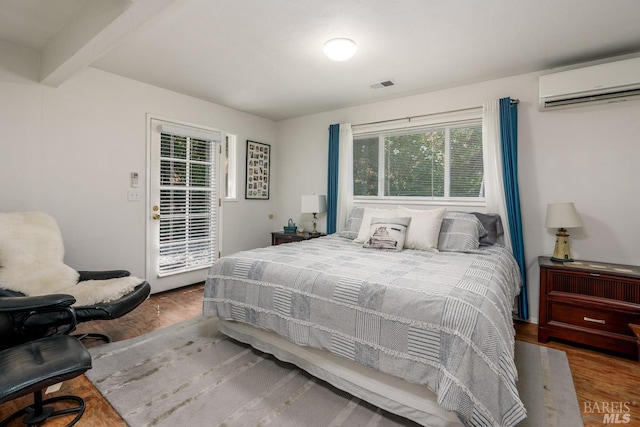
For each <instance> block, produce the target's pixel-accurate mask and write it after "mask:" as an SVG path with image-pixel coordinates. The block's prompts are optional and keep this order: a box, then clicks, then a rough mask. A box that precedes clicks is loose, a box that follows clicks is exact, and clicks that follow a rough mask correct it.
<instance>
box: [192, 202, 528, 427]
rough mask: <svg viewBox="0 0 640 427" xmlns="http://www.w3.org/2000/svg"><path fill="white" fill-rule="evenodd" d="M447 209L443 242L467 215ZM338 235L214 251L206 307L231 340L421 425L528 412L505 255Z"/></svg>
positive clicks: (504, 422)
mask: <svg viewBox="0 0 640 427" xmlns="http://www.w3.org/2000/svg"><path fill="white" fill-rule="evenodd" d="M447 215H449V218H448V219H447V218H446V217H445V220H444V221H443V223H442V233H441V235H440V239H441V241H442V236H443V235H445V234H446V232H447V231H449V232H450V237H452V238H453V239H454V240H455V239H458V238H459V236H458V234H457V233H456V230H453V229H452V228H451V225H452V224H453V223H455V222H456V220H459V219H460V218H462V215H460V216H459V218H458V217H456V216H453V217H451V216H450V214H447ZM465 218H466V217H465ZM466 219H468V218H466ZM375 220H376V219H373V222H375ZM447 221H448V225H447V226H445V223H447ZM458 222H459V221H458ZM416 224H417V222H416ZM476 226H477V225H476V224H475V223H474V227H476ZM454 228H455V227H454ZM477 229H478V230H479V231H478V233H482V226H477ZM345 237H353V236H348V234H347V235H346V236H345V234H344V233H343V234H342V236H340V235H332V236H326V237H321V238H316V239H311V240H307V241H303V242H297V243H288V244H285V245H279V246H271V247H266V248H259V249H254V250H250V251H244V252H239V253H237V254H234V255H231V256H227V257H224V258H222V259H220V260H218V261H217V262H216V263H215V264H214V265H213V266H212V267H211V268H210V271H209V274H208V277H207V281H206V285H205V292H204V299H203V314H204V315H205V316H215V317H218V318H219V319H220V322H219V325H220V330H221V331H222V332H223V333H225V334H227V335H229V336H230V337H232V338H234V339H236V340H239V341H242V342H245V343H248V344H250V345H252V346H254V347H256V348H258V349H259V350H261V351H264V352H267V353H271V354H274V355H275V356H276V357H277V358H279V359H281V360H284V361H286V362H291V363H294V364H296V365H297V366H299V367H301V368H302V369H304V370H306V371H308V372H309V373H311V374H312V375H315V376H317V377H319V378H321V379H323V380H325V381H327V382H329V383H331V384H332V385H334V386H336V387H338V388H340V389H343V390H345V391H347V392H349V393H351V394H353V395H354V396H357V397H359V398H362V399H363V400H366V401H368V402H370V403H372V404H375V405H377V406H378V407H381V408H383V409H385V410H387V411H390V412H392V413H395V414H398V415H401V416H404V417H406V418H408V419H411V420H413V421H415V422H418V423H420V424H422V425H429V426H453V425H474V426H475V425H491V426H512V425H515V424H517V423H518V422H519V421H521V420H522V419H524V418H525V417H526V411H525V409H524V406H523V404H522V402H521V400H520V398H519V396H518V391H517V388H516V380H517V371H516V368H515V363H514V345H515V342H514V336H515V332H514V328H513V321H512V313H511V312H512V305H513V301H514V298H515V296H516V295H517V294H518V292H519V290H520V284H521V281H520V274H519V270H518V267H517V264H516V262H515V260H514V259H513V256H512V255H511V254H510V252H509V251H508V250H507V249H505V248H504V247H502V246H500V245H498V244H492V245H488V246H480V245H478V244H477V242H476V245H475V246H474V245H472V247H465V248H464V249H463V250H462V251H451V250H441V251H439V252H433V251H426V250H414V249H404V250H398V251H396V250H378V249H372V248H373V247H375V245H372V246H371V247H370V248H363V244H362V243H355V242H354V240H352V239H351V238H345ZM475 238H477V237H475ZM365 246H366V243H365Z"/></svg>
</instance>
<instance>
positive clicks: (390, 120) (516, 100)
mask: <svg viewBox="0 0 640 427" xmlns="http://www.w3.org/2000/svg"><path fill="white" fill-rule="evenodd" d="M519 103H520V100H519V99H512V100H511V105H516V104H519ZM478 108H481V107H469V108H460V109H458V110H450V111H441V112H439V113H431V114H420V115H418V116H408V117H400V118H397V119H389V120H380V121H377V122H368V123H358V124H355V125H351V127H352V128H353V127H356V126H366V125H379V124H381V123H390V122H397V121H400V120H407V121H409V122H410V121H411V120H413V119H421V118H423V117H429V116H437V115H438V114H450V113H461V112H463V111H471V110H475V109H478Z"/></svg>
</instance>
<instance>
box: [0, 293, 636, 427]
mask: <svg viewBox="0 0 640 427" xmlns="http://www.w3.org/2000/svg"><path fill="white" fill-rule="evenodd" d="M202 293H203V285H193V286H189V287H186V288H181V289H176V290H173V291H169V292H164V293H161V294H155V295H152V296H151V298H149V299H148V300H147V301H145V302H144V303H143V304H142V305H141V306H140V307H138V308H137V309H136V310H135V311H133V312H132V313H129V314H128V315H126V316H124V317H122V318H120V319H116V320H110V321H95V322H89V323H84V324H81V325H80V326H79V327H78V332H101V333H106V334H108V335H109V336H110V337H111V339H112V340H113V341H121V340H124V339H128V338H132V337H135V336H139V335H142V334H145V333H147V332H150V331H153V330H155V329H160V328H163V327H165V326H169V325H171V324H174V323H177V322H180V321H182V320H186V319H190V318H192V317H195V316H199V315H200V314H201V311H202ZM537 331H538V328H537V325H535V324H532V323H526V322H516V338H517V339H519V340H521V341H526V342H530V343H534V344H539V343H538V341H537V333H538V332H537ZM99 344H100V342H95V341H94V342H92V341H91V340H88V341H85V345H86V346H87V347H91V346H92V345H99ZM546 346H547V347H551V348H556V349H559V350H563V351H565V352H566V353H567V357H568V359H569V365H570V367H571V372H572V374H573V381H574V384H575V388H576V392H577V396H578V402H579V404H580V410H581V413H582V417H583V420H584V425H585V426H589V427H595V426H602V425H604V424H603V414H602V413H597V412H596V411H595V407H596V405H597V407H598V410H602V409H604V408H603V407H604V405H605V404H606V405H607V408H612V404H613V403H614V402H622V404H623V406H622V408H623V409H625V408H628V409H629V415H630V422H629V423H626V424H623V425H626V426H640V364H639V363H638V362H637V361H633V360H628V359H623V358H620V357H616V356H611V355H607V354H604V353H600V352H596V351H592V350H589V349H585V348H580V347H576V346H572V345H568V344H565V343H559V342H553V341H552V342H549V343H548V344H546ZM63 394H75V395H78V396H81V397H83V398H84V399H85V401H86V404H87V410H86V412H85V414H84V416H83V417H82V419H81V420H80V422H79V423H78V424H77V425H78V426H91V427H102V426H104V427H119V426H126V423H125V422H124V421H123V420H122V419H121V418H120V416H119V415H118V413H117V412H116V411H115V410H114V409H113V408H112V407H111V405H110V404H109V402H107V401H106V400H105V399H104V398H103V397H102V395H101V394H100V393H99V392H98V391H97V390H96V389H95V388H94V387H93V385H92V384H91V383H90V382H89V380H87V379H86V377H85V376H84V375H82V376H80V377H77V378H75V379H73V380H71V381H67V382H65V383H64V384H63V386H62V389H61V390H60V391H58V392H56V393H52V396H57V395H63ZM46 397H50V396H49V395H47V396H46ZM31 403H32V396H25V397H22V398H20V399H16V400H14V401H11V402H7V403H5V404H3V405H1V406H0V419H3V418H4V417H6V416H7V415H8V414H10V413H12V412H14V411H16V410H18V409H19V408H22V407H25V406H27V405H29V404H31ZM625 403H626V405H625ZM618 405H620V403H618ZM585 409H586V411H585ZM590 409H591V410H590ZM70 418H71V417H69V416H68V417H66V418H65V417H61V418H58V419H56V420H52V421H50V422H48V423H47V424H46V425H47V426H50V427H57V426H64V425H66V423H67V422H68V421H69V420H70ZM620 419H621V420H622V418H620ZM559 423H560V424H559V425H562V422H561V420H559ZM11 425H12V426H14V425H15V426H18V425H22V424H21V423H19V422H17V421H16V422H14V423H13V424H11ZM133 427H135V426H133ZM540 427H543V426H540Z"/></svg>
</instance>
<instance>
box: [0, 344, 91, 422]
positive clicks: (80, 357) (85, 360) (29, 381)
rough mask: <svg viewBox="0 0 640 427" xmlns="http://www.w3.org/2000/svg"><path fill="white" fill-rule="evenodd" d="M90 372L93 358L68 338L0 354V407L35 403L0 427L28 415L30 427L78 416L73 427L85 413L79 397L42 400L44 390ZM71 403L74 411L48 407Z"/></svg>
mask: <svg viewBox="0 0 640 427" xmlns="http://www.w3.org/2000/svg"><path fill="white" fill-rule="evenodd" d="M89 369H91V355H90V354H89V352H88V351H87V350H86V349H85V348H84V346H83V345H82V344H81V343H80V342H79V341H78V339H77V338H74V337H71V336H68V335H58V336H50V337H46V338H40V339H38V340H34V341H29V342H27V343H24V344H20V345H18V346H15V347H11V348H8V349H6V350H3V351H1V352H0V372H2V375H1V376H0V404H1V403H4V402H7V401H10V400H13V399H16V398H18V397H21V396H24V395H26V394H30V393H33V394H34V403H33V405H31V406H28V407H26V408H24V409H22V410H20V411H18V412H16V413H14V414H12V415H10V416H9V417H7V418H6V419H4V420H2V421H0V427H2V426H5V425H7V424H8V423H9V422H10V421H12V420H14V419H16V418H18V417H19V416H20V415H22V414H26V416H25V417H24V419H23V422H24V423H25V424H27V425H30V424H39V423H42V422H43V421H44V420H46V419H47V418H49V417H55V416H59V415H66V414H72V413H76V417H75V418H74V419H73V421H71V423H69V424H68V426H72V425H74V424H75V423H76V422H77V421H78V420H79V419H80V417H81V416H82V414H83V413H84V409H85V403H84V400H83V399H82V398H80V397H77V396H60V397H54V398H51V399H46V400H43V399H42V393H43V390H44V389H45V388H46V387H48V386H50V385H53V384H57V383H59V382H61V381H65V380H69V379H71V378H75V377H77V376H78V375H81V374H83V373H84V372H86V371H87V370H89ZM64 400H67V401H72V402H74V403H75V404H76V405H75V406H74V407H72V408H68V409H63V410H60V411H55V410H54V408H53V407H47V406H45V405H47V404H50V403H53V402H58V401H64Z"/></svg>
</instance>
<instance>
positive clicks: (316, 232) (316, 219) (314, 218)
mask: <svg viewBox="0 0 640 427" xmlns="http://www.w3.org/2000/svg"><path fill="white" fill-rule="evenodd" d="M316 215H317V214H315V213H314V214H313V231H310V232H309V234H320V232H319V231H318V230H317V229H316V223H317V222H318V217H317V216H316Z"/></svg>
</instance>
